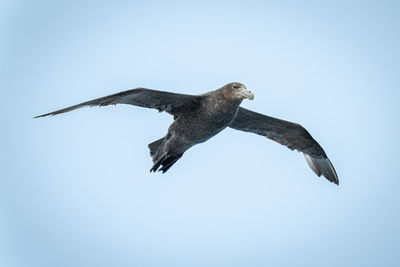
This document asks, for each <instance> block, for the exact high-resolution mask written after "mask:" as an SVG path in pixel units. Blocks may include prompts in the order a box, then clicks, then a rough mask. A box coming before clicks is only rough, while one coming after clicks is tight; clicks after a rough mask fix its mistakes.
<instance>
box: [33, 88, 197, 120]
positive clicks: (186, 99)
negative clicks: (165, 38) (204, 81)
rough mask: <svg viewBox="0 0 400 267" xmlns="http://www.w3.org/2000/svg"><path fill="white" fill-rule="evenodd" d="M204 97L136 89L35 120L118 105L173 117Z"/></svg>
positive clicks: (191, 108) (54, 112) (190, 107)
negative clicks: (148, 109)
mask: <svg viewBox="0 0 400 267" xmlns="http://www.w3.org/2000/svg"><path fill="white" fill-rule="evenodd" d="M202 98H203V96H195V95H185V94H176V93H171V92H165V91H157V90H152V89H146V88H136V89H131V90H127V91H123V92H120V93H116V94H112V95H108V96H104V97H100V98H96V99H93V100H90V101H86V102H83V103H80V104H77V105H74V106H70V107H67V108H64V109H60V110H56V111H53V112H50V113H46V114H43V115H39V116H36V117H34V118H39V117H45V116H54V115H57V114H61V113H65V112H69V111H72V110H75V109H79V108H82V107H88V106H89V107H92V106H108V105H116V104H129V105H134V106H139V107H145V108H154V109H157V110H158V111H160V112H162V111H166V112H168V113H170V114H172V115H176V114H179V113H182V112H186V111H190V110H193V109H194V108H196V107H197V106H198V105H199V103H200V101H201V99H202Z"/></svg>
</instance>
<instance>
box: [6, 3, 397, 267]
mask: <svg viewBox="0 0 400 267" xmlns="http://www.w3.org/2000/svg"><path fill="white" fill-rule="evenodd" d="M322 2H324V3H322ZM399 7H400V6H399V4H398V2H397V1H243V2H240V1H221V2H214V1H210V2H207V1H201V2H197V3H196V2H193V3H189V2H168V3H167V2H162V3H159V2H152V1H146V2H142V3H140V2H134V1H125V2H123V1H119V2H118V1H109V3H104V2H101V1H92V2H85V3H83V2H82V1H64V2H62V3H60V2H59V3H55V2H54V1H29V2H28V1H26V2H25V1H3V2H2V3H1V6H0V12H1V13H0V18H1V19H0V22H1V29H0V31H1V37H2V38H1V39H2V41H1V42H0V48H1V50H0V51H1V53H0V75H1V84H2V86H1V87H2V91H1V93H2V105H1V106H0V111H1V117H2V119H1V121H2V131H1V133H0V136H1V143H2V144H1V148H2V153H0V162H1V163H0V164H1V169H2V175H1V177H2V178H1V184H2V186H1V187H0V188H1V191H0V195H1V202H0V203H1V205H0V208H1V210H0V211H1V214H0V216H1V217H0V218H1V220H0V227H1V228H0V265H1V266H7V267H8V266H10V267H25V266H29V267H36V266H38V267H39V266H40V267H47V266H68V267H70V266H151V267H153V266H174V267H177V266H307V267H310V266H399V264H400V254H399V247H400V241H399V240H400V231H399V229H398V226H399V224H400V216H399V212H400V197H399V193H398V192H399V186H400V181H399V178H400V177H399V174H398V172H397V168H398V166H399V163H400V162H399V160H398V155H397V152H398V147H399V145H398V130H399V112H400V110H399V107H398V102H399V99H400V94H399V84H400V75H399V69H400V63H399V62H400V53H399V47H400V19H399V16H398V14H399V12H400V8H399ZM232 81H238V82H242V83H244V84H245V85H246V86H247V87H248V89H250V90H251V91H253V93H254V94H255V99H254V101H247V100H246V101H244V102H243V104H242V105H243V106H245V107H246V108H249V109H252V110H255V111H257V112H261V113H265V114H268V115H271V116H276V117H279V118H282V119H287V120H291V121H295V122H298V123H300V124H302V125H303V126H304V127H306V128H307V129H308V130H309V132H310V133H311V134H312V135H313V137H314V138H315V139H316V140H318V142H319V143H320V144H321V145H322V146H323V147H324V149H325V151H326V152H327V154H328V156H329V157H330V159H331V161H332V162H333V164H334V166H335V167H336V170H337V173H338V176H339V179H340V187H337V186H335V185H334V184H331V183H329V182H328V181H326V180H325V179H322V178H318V177H317V176H315V175H314V173H313V172H312V171H311V169H309V167H308V166H307V163H306V161H305V160H304V158H303V156H302V155H301V154H299V153H296V152H292V151H290V150H288V149H286V148H285V147H283V146H280V145H279V144H276V143H274V142H272V141H269V140H266V139H265V138H262V137H260V136H256V135H252V134H248V133H243V132H238V131H234V130H231V129H227V130H225V131H223V132H222V133H220V134H219V135H218V136H216V137H214V138H213V139H211V140H209V141H208V142H206V143H204V144H201V145H198V146H195V147H193V148H192V149H190V150H189V151H188V152H187V153H186V154H185V155H184V156H183V158H182V159H180V160H179V161H178V162H177V163H176V164H175V165H174V166H173V168H171V169H170V170H169V172H168V173H166V174H165V175H162V174H160V173H156V174H153V173H152V174H151V173H149V169H150V168H151V166H152V162H151V158H150V157H149V151H148V148H147V144H148V143H150V142H152V141H154V140H156V139H158V138H160V137H161V136H163V135H164V134H165V133H166V131H167V127H168V125H169V124H170V123H171V121H172V120H171V117H170V116H169V115H168V114H164V113H162V114H159V113H157V111H155V110H149V109H143V108H138V107H132V106H126V105H125V106H124V105H120V106H116V107H114V106H112V107H102V108H86V109H81V110H78V111H74V112H72V113H68V114H63V115H60V116H56V117H51V118H43V119H32V116H35V115H38V114H42V113H46V112H50V111H53V110H55V109H59V108H63V107H66V106H69V105H73V104H76V103H79V102H82V101H86V100H90V99H92V98H96V97H100V96H103V95H107V94H111V93H114V92H118V91H122V90H126V89H129V88H134V87H139V86H143V87H148V88H154V89H159V90H167V91H174V92H182V93H192V94H198V93H203V92H205V91H208V90H213V89H216V88H219V87H220V86H222V85H224V84H226V83H228V82H232Z"/></svg>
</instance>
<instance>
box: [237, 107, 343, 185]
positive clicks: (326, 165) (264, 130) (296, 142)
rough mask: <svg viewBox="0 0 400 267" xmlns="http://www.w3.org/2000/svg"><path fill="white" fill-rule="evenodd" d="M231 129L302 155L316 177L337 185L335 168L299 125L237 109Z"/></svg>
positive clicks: (315, 142)
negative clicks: (268, 140) (255, 136)
mask: <svg viewBox="0 0 400 267" xmlns="http://www.w3.org/2000/svg"><path fill="white" fill-rule="evenodd" d="M230 127H231V128H233V129H236V130H241V131H245V132H251V133H255V134H259V135H262V136H265V137H267V138H269V139H271V140H274V141H276V142H278V143H280V144H282V145H285V146H287V147H288V148H290V149H291V150H294V149H296V150H298V151H300V152H303V153H304V156H305V158H306V160H307V163H308V165H309V166H310V167H311V169H312V170H313V171H314V172H315V173H316V174H317V175H318V176H321V175H323V176H325V177H326V178H327V179H328V180H329V181H331V182H333V183H335V184H337V185H339V179H338V177H337V174H336V171H335V168H334V167H333V165H332V163H331V162H330V160H329V159H328V157H327V156H326V154H325V152H324V150H323V149H322V147H321V146H320V145H319V144H318V143H317V141H315V140H314V138H312V136H311V135H310V134H309V133H308V131H307V130H306V129H304V128H303V127H302V126H301V125H299V124H297V123H293V122H289V121H284V120H280V119H276V118H273V117H269V116H266V115H263V114H259V113H256V112H253V111H250V110H247V109H244V108H239V111H238V113H237V116H236V118H235V119H234V121H233V122H232V123H231V125H230Z"/></svg>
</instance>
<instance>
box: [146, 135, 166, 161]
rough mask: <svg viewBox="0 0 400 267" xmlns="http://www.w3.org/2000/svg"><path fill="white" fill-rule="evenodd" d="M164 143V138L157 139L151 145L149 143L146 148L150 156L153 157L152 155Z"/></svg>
mask: <svg viewBox="0 0 400 267" xmlns="http://www.w3.org/2000/svg"><path fill="white" fill-rule="evenodd" d="M163 141H164V137H163V138H160V139H158V140H157V141H154V142H153V143H150V144H149V145H148V147H149V148H150V156H152V157H154V155H155V154H156V152H157V149H158V147H159V146H160V145H161V143H162V142H163Z"/></svg>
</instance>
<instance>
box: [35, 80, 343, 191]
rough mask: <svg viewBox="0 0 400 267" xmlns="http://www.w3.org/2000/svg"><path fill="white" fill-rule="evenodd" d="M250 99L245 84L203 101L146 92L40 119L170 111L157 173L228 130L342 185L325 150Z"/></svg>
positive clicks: (156, 154) (156, 148)
mask: <svg viewBox="0 0 400 267" xmlns="http://www.w3.org/2000/svg"><path fill="white" fill-rule="evenodd" d="M244 98H249V99H253V98H254V95H253V94H252V93H251V92H250V91H248V90H247V89H246V87H245V86H244V85H243V84H240V83H230V84H227V85H225V86H223V87H221V88H220V89H218V90H215V91H211V92H208V93H205V94H202V95H183V94H176V93H169V92H163V91H156V90H151V89H145V88H138V89H132V90H128V91H124V92H121V93H117V94H114V95H110V96H106V97H102V98H98V99H94V100H91V101H87V102H84V103H82V104H78V105H75V106H71V107H68V108H65V109H62V110H58V111H55V112H51V113H47V114H44V115H40V116H37V117H44V116H48V115H56V114H60V113H64V112H68V111H71V110H74V109H77V108H81V107H84V106H105V105H110V104H132V105H137V106H142V107H148V108H156V109H158V110H159V111H160V112H161V111H166V112H168V113H170V114H171V115H173V116H174V121H173V123H172V124H171V125H170V126H169V128H168V132H167V134H166V135H165V136H164V137H162V138H160V139H159V140H157V141H154V142H153V143H150V144H149V148H150V155H151V156H152V158H153V163H154V165H153V167H152V168H151V171H156V170H159V171H162V172H166V171H167V170H168V169H169V168H170V167H171V166H172V165H173V164H174V163H175V162H176V161H177V160H178V159H179V158H181V157H182V155H183V154H184V153H185V151H186V150H188V149H189V148H191V147H192V146H194V145H196V144H199V143H202V142H205V141H207V140H208V139H210V138H211V137H213V136H214V135H216V134H218V133H219V132H220V131H222V130H224V129H225V128H226V127H231V128H233V129H237V130H241V131H246V132H253V133H256V134H260V135H263V136H265V137H267V138H270V139H272V140H274V141H277V142H279V143H281V144H283V145H285V146H287V147H288V148H290V149H292V150H293V149H297V150H299V151H301V152H303V153H304V154H305V157H306V160H307V163H308V164H309V166H310V167H311V168H312V170H313V171H314V172H315V173H316V174H317V175H318V176H320V175H324V176H325V177H326V178H327V179H328V180H330V181H331V182H334V183H336V184H338V183H339V181H338V178H337V175H336V172H335V170H334V168H333V166H332V164H331V163H330V161H329V159H328V158H327V156H326V154H325V152H324V151H323V149H322V147H321V146H320V145H319V144H318V143H317V142H316V141H315V140H314V139H313V138H312V137H311V135H310V134H309V133H308V132H307V131H306V130H305V129H304V128H303V127H302V126H300V125H298V124H295V123H291V122H287V121H283V120H279V119H275V118H272V117H268V116H265V115H262V114H258V113H255V112H252V111H249V110H246V109H243V108H240V107H239V106H240V104H241V102H242V100H243V99H244Z"/></svg>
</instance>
